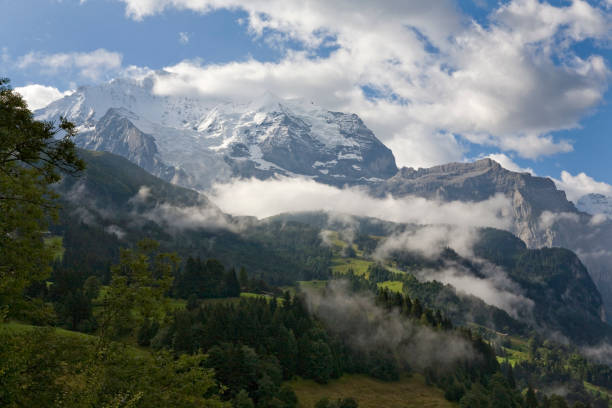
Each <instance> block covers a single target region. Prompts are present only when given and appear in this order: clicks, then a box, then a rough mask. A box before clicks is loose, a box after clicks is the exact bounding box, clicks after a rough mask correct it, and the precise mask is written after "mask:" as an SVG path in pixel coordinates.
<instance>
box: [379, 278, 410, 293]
mask: <svg viewBox="0 0 612 408" xmlns="http://www.w3.org/2000/svg"><path fill="white" fill-rule="evenodd" d="M378 287H379V288H386V289H389V290H390V291H391V292H397V293H403V291H404V282H402V281H385V282H380V283H379V284H378Z"/></svg>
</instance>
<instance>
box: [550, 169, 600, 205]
mask: <svg viewBox="0 0 612 408" xmlns="http://www.w3.org/2000/svg"><path fill="white" fill-rule="evenodd" d="M553 181H554V182H555V184H556V185H557V188H558V189H559V190H563V191H565V194H566V195H567V198H568V200H571V201H573V202H576V201H577V200H578V199H579V198H580V197H582V196H584V195H587V194H603V195H605V196H612V186H611V185H610V184H607V183H604V182H601V181H596V180H595V179H593V178H592V177H590V176H588V175H586V174H585V173H579V174H577V175H575V176H572V174H571V173H569V172H567V171H565V170H564V171H562V172H561V180H557V179H553Z"/></svg>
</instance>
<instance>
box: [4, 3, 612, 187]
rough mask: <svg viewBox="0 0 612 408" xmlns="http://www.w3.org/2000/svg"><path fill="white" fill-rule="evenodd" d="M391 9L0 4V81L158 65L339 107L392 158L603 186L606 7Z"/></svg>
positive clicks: (233, 87)
mask: <svg viewBox="0 0 612 408" xmlns="http://www.w3.org/2000/svg"><path fill="white" fill-rule="evenodd" d="M293 3H295V7H294V8H295V10H291V5H292V4H293ZM305 3H309V4H308V7H306V8H302V7H304V4H305ZM310 3H311V4H310ZM401 3H402V2H401V1H400V2H396V1H392V0H390V1H388V2H379V3H378V6H376V5H375V4H374V2H369V3H368V2H360V1H356V2H345V1H338V2H336V3H334V4H333V5H329V4H326V3H325V2H318V1H316V0H312V1H303V2H299V1H297V0H287V1H285V2H280V3H279V2H278V0H275V1H269V2H262V1H257V0H253V1H251V2H246V1H245V2H242V1H240V0H227V1H222V0H201V1H200V0H195V1H191V2H189V1H187V0H176V1H174V2H170V1H166V0H146V1H145V0H87V1H80V0H19V1H16V0H0V9H1V10H3V14H4V18H3V24H2V25H0V67H1V68H2V69H0V75H2V76H7V77H9V78H10V79H11V80H12V84H13V86H14V87H24V86H27V85H32V84H40V85H44V86H48V87H53V88H57V89H58V90H59V91H60V92H63V91H66V90H69V89H72V88H74V87H75V86H77V85H81V84H95V83H97V82H101V81H105V80H109V79H112V78H113V77H116V76H121V75H128V74H126V72H127V71H128V67H130V66H132V67H139V69H143V70H153V71H155V70H163V69H168V68H169V72H172V73H173V75H174V79H173V80H172V82H170V84H172V85H176V84H179V85H185V84H191V83H193V84H194V85H193V92H194V93H195V94H197V93H198V92H199V93H205V94H206V93H207V92H212V91H210V89H211V88H214V89H218V92H220V93H222V94H224V95H229V96H232V97H240V90H241V89H244V90H245V92H244V93H245V94H248V95H251V93H250V92H251V89H252V90H253V91H252V92H253V93H252V94H253V95H254V94H256V93H255V92H259V91H261V90H271V91H272V92H275V93H277V94H280V96H287V97H294V96H304V97H307V98H312V99H316V102H318V103H319V104H321V105H322V106H324V107H328V108H329V109H334V110H351V111H355V112H356V113H358V114H360V116H362V118H364V120H365V121H366V124H368V125H369V126H370V127H371V128H372V129H374V130H375V132H376V133H377V135H378V136H379V137H380V138H381V139H382V140H383V141H384V142H385V143H387V144H388V145H389V146H390V147H391V148H392V149H393V150H394V152H395V153H396V156H398V161H399V162H400V164H405V165H414V166H415V167H418V166H426V165H433V164H437V163H443V162H445V161H449V160H467V159H473V158H476V157H480V156H484V155H488V154H497V155H502V154H503V155H504V156H503V158H504V159H507V160H508V162H507V163H506V165H507V166H510V167H512V166H518V167H521V168H529V169H532V170H533V171H534V172H535V173H536V174H538V175H545V176H551V177H554V178H556V179H561V172H562V171H566V172H568V174H569V175H570V176H572V177H573V176H576V175H577V174H578V173H581V172H584V173H586V175H588V176H589V177H592V178H593V179H595V180H598V181H600V182H605V183H609V184H612V171H611V170H612V165H611V164H610V159H609V157H610V153H612V139H611V138H610V130H611V129H612V114H611V113H612V104H611V103H610V102H611V98H612V96H611V93H610V92H609V91H608V90H607V88H608V82H609V74H610V70H611V69H612V49H611V48H610V44H612V43H611V42H610V39H611V38H610V33H611V30H610V29H609V28H610V21H611V16H610V13H611V10H610V6H609V5H608V3H606V2H605V1H589V2H587V1H581V0H575V1H551V2H543V1H537V0H515V1H502V2H498V1H490V0H462V1H459V2H454V1H452V0H441V1H440V2H436V5H435V6H431V5H428V3H429V2H427V1H415V2H413V3H414V4H411V5H410V6H407V5H402V4H401ZM398 4H399V5H398ZM282 5H284V7H282ZM373 7H378V8H373ZM360 8H362V9H363V13H360ZM402 13H404V14H402ZM551 15H552V16H554V17H553V18H551V17H550V16H551ZM370 16H372V17H371V19H369V18H370ZM386 19H388V20H389V21H388V24H386V22H385V20H386ZM394 24H396V26H394ZM394 27H395V31H392V30H391V29H392V28H394ZM542 27H544V28H542ZM404 30H405V31H404ZM396 33H397V35H396ZM525 39H527V40H525ZM506 45H507V46H508V49H507V50H503V48H505V47H506ZM96 50H98V51H99V50H102V51H103V52H102V53H99V54H96V55H97V57H96V58H93V57H92V58H88V56H89V55H90V54H91V53H94V52H95V51H96ZM502 51H503V52H502ZM28 55H29V59H27V58H26V57H27V56H28ZM91 55H93V54H91ZM57 56H63V58H64V59H63V60H61V61H63V62H61V63H56V65H54V66H53V67H52V68H50V66H49V61H52V59H51V58H52V57H57ZM27 61H29V62H27ZM54 61H58V60H57V59H56V60H54ZM96 64H97V65H96ZM94 65H95V66H94ZM211 67H214V69H212V68H211ZM258 72H261V73H262V75H259V74H258ZM198 75H199V76H198ZM300 75H301V76H300ZM200 77H201V78H206V81H215V83H214V84H213V85H214V86H212V87H211V83H210V82H205V80H204V79H202V80H201V81H200ZM245 77H246V78H248V80H246V79H245ZM257 78H264V79H261V80H259V79H257ZM159 80H160V81H164V80H166V76H160V77H159ZM219 82H222V83H221V84H219ZM226 82H227V84H226ZM300 82H304V83H306V84H307V85H309V86H306V85H300V84H296V83H300ZM319 84H320V85H319ZM240 87H242V88H240ZM302 94H303V95H302ZM236 95H238V96H236ZM248 95H247V96H248ZM567 95H570V96H571V97H567V101H565V99H564V98H566V96H567ZM573 95H576V97H573ZM247 96H245V97H247ZM496 157H498V158H499V157H501V156H496ZM567 180H568V182H569V183H570V184H571V183H578V182H579V180H578V179H574V178H569V176H568V178H567ZM585 180H586V181H585ZM562 182H563V181H562ZM582 182H583V183H587V184H589V183H591V181H590V179H588V178H586V179H585V178H583V180H582ZM568 188H570V187H568ZM585 188H586V189H587V190H585V191H590V190H588V188H591V189H592V190H593V191H599V192H606V191H608V190H607V188H608V187H606V186H602V185H597V184H593V183H591V185H590V186H588V185H587V186H585ZM610 192H612V190H610Z"/></svg>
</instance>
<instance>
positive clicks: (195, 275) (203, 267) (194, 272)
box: [173, 257, 240, 299]
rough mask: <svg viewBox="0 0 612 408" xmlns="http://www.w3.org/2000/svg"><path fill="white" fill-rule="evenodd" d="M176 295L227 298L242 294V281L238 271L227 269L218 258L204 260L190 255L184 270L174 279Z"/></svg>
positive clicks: (184, 297) (198, 297) (185, 297)
mask: <svg viewBox="0 0 612 408" xmlns="http://www.w3.org/2000/svg"><path fill="white" fill-rule="evenodd" d="M173 292H174V294H175V296H177V297H180V298H183V299H187V298H189V297H190V296H192V295H193V296H195V298H196V299H206V298H226V297H237V296H240V283H239V282H238V278H237V277H236V271H235V270H234V269H230V270H228V271H226V270H225V268H224V267H223V264H221V262H219V261H218V260H216V259H209V260H207V261H206V262H203V261H202V260H201V259H200V258H196V259H194V258H192V257H189V258H188V259H187V262H185V266H184V268H183V270H182V271H180V272H179V273H178V274H177V276H176V279H175V281H174V288H173Z"/></svg>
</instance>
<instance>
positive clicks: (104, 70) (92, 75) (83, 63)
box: [16, 48, 123, 80]
mask: <svg viewBox="0 0 612 408" xmlns="http://www.w3.org/2000/svg"><path fill="white" fill-rule="evenodd" d="M122 59H123V56H122V55H121V54H120V53H117V52H111V51H107V50H105V49H103V48H99V49H97V50H94V51H91V52H69V53H57V54H46V53H43V52H34V51H32V52H29V53H28V54H25V55H23V56H21V57H20V58H18V60H17V64H16V65H17V67H19V68H21V69H25V68H30V67H33V66H35V67H38V68H39V69H40V70H41V72H44V73H48V74H56V73H58V72H65V71H68V72H69V71H73V70H74V71H76V72H77V73H78V74H79V75H80V76H81V77H83V78H85V79H89V80H100V79H103V78H104V77H107V76H109V75H114V74H116V73H118V72H119V70H120V69H121V61H122Z"/></svg>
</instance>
